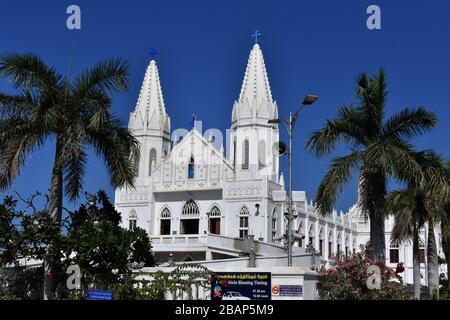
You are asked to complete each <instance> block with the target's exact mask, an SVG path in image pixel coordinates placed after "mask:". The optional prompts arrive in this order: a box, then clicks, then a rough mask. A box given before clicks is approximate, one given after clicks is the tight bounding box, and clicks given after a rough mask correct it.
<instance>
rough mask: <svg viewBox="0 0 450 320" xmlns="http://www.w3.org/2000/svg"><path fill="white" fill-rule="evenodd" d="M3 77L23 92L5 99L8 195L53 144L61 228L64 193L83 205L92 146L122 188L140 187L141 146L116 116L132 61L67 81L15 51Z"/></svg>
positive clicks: (1, 129) (2, 183)
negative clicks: (34, 156) (116, 97)
mask: <svg viewBox="0 0 450 320" xmlns="http://www.w3.org/2000/svg"><path fill="white" fill-rule="evenodd" d="M0 76H3V77H5V78H7V79H8V80H9V82H10V83H11V84H12V86H14V88H15V89H17V93H15V94H6V93H0V116H1V118H0V189H2V190H5V189H6V188H8V187H9V186H11V184H12V183H13V182H14V180H15V178H16V177H17V176H18V175H19V174H20V172H21V170H22V168H23V166H24V165H25V162H26V158H27V156H28V155H29V154H30V153H31V152H33V151H35V150H37V149H39V148H40V147H41V146H42V145H43V144H44V143H45V142H46V141H49V140H50V139H51V140H50V141H52V142H53V141H54V143H55V155H54V162H53V169H52V176H51V181H50V196H49V204H48V207H49V208H48V210H49V213H50V214H51V217H52V219H55V221H57V222H58V223H60V222H61V216H62V202H63V191H65V193H66V195H67V197H68V198H69V199H70V200H75V199H77V197H78V196H79V194H80V191H81V190H82V188H83V176H84V173H85V168H86V162H87V152H86V149H87V148H88V147H91V148H93V150H95V151H96V153H97V155H98V156H100V157H101V158H103V160H104V161H105V163H106V165H107V168H108V172H109V175H110V181H111V184H112V185H113V186H114V187H120V186H124V185H133V183H134V176H135V168H134V166H133V163H132V162H133V161H132V159H131V158H134V157H137V156H138V153H139V144H138V142H137V140H136V139H135V138H134V137H133V136H132V135H131V133H130V132H129V131H128V130H127V129H126V127H125V126H124V125H123V123H122V122H121V121H120V120H119V119H118V118H117V117H116V116H115V115H114V114H113V113H112V112H111V105H112V95H113V94H114V93H116V92H120V91H123V90H125V89H126V88H127V85H128V80H127V79H128V65H127V64H126V62H124V61H123V60H121V59H110V60H105V61H102V62H99V63H97V64H95V66H94V67H93V68H91V69H88V70H84V71H83V72H81V74H79V75H78V76H77V77H75V78H74V79H71V78H70V71H69V73H68V75H67V76H64V75H62V74H61V73H58V72H57V71H56V70H55V69H54V68H52V67H50V66H48V65H47V64H45V62H44V61H43V60H41V59H40V58H39V57H38V56H36V55H34V54H17V53H13V54H5V55H2V56H0ZM130 155H132V156H130ZM63 189H64V190H63ZM51 248H52V247H51V246H49V248H48V253H49V254H48V257H47V259H45V263H44V270H45V277H44V278H45V280H44V287H45V288H44V291H45V293H44V296H45V297H48V295H49V294H52V293H53V292H54V290H55V286H56V281H55V280H54V279H56V271H57V269H56V261H57V257H56V256H55V254H54V252H53V251H54V250H53V251H52V250H51Z"/></svg>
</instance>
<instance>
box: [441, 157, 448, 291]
mask: <svg viewBox="0 0 450 320" xmlns="http://www.w3.org/2000/svg"><path fill="white" fill-rule="evenodd" d="M446 173H447V186H449V187H450V161H448V162H447V165H446ZM441 231H442V248H443V251H444V254H445V260H446V262H447V291H448V293H449V294H450V266H449V261H450V196H448V197H447V199H446V200H445V203H444V208H443V214H442V220H441Z"/></svg>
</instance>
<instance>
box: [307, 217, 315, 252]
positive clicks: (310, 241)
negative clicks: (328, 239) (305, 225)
mask: <svg viewBox="0 0 450 320" xmlns="http://www.w3.org/2000/svg"><path fill="white" fill-rule="evenodd" d="M308 236H309V239H308V244H309V245H310V246H313V247H314V245H315V241H314V240H315V239H314V225H313V224H312V223H311V224H310V226H309V231H308Z"/></svg>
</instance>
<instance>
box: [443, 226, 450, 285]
mask: <svg viewBox="0 0 450 320" xmlns="http://www.w3.org/2000/svg"><path fill="white" fill-rule="evenodd" d="M441 228H442V225H441ZM449 240H450V239H447V238H446V236H445V235H442V251H444V255H445V262H446V264H447V292H448V293H449V294H450V268H449V263H448V262H449V261H450V242H449Z"/></svg>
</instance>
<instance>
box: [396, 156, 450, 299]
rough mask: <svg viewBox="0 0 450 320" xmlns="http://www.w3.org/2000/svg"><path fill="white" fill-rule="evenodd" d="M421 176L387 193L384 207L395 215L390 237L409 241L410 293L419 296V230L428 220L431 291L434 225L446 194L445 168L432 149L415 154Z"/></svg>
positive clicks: (435, 281) (432, 285) (435, 280)
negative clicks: (411, 266)
mask: <svg viewBox="0 0 450 320" xmlns="http://www.w3.org/2000/svg"><path fill="white" fill-rule="evenodd" d="M415 157H416V159H417V163H418V164H419V165H420V167H421V169H422V173H423V178H422V179H421V180H418V181H416V182H417V183H413V182H410V183H409V184H408V185H407V187H406V188H405V189H403V190H396V191H393V192H392V193H390V195H389V197H388V200H387V211H388V213H389V214H394V215H395V225H394V228H393V230H392V238H393V240H399V241H410V240H412V242H413V283H414V296H415V297H416V298H420V261H419V232H420V230H421V229H422V228H424V226H425V224H428V236H427V238H428V244H427V268H428V272H427V274H428V288H429V294H430V295H431V294H432V292H433V290H434V289H436V288H438V286H439V272H438V267H439V264H438V255H437V245H436V237H435V234H434V226H435V225H436V224H437V223H439V221H440V218H441V213H442V210H441V205H440V204H442V200H443V199H444V198H445V197H446V196H447V193H448V188H447V181H446V172H445V168H444V166H443V163H442V160H441V159H440V157H439V156H438V155H436V154H435V153H434V152H432V151H424V152H418V153H416V154H415Z"/></svg>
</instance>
